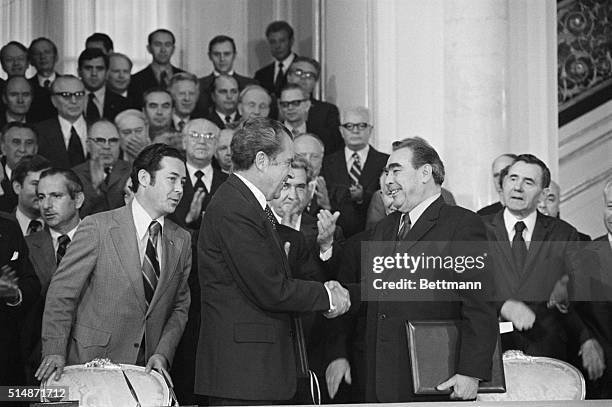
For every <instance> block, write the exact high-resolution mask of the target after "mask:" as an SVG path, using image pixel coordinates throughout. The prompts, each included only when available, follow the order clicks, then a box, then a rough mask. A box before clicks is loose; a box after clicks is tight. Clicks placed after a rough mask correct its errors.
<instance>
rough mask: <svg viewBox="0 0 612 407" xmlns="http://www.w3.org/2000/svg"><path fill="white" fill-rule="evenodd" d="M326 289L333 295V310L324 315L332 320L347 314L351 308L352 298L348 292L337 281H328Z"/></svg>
mask: <svg viewBox="0 0 612 407" xmlns="http://www.w3.org/2000/svg"><path fill="white" fill-rule="evenodd" d="M325 287H327V289H328V290H329V292H330V293H331V304H330V305H331V307H330V308H331V309H330V310H329V311H327V312H326V313H325V314H323V315H325V317H326V318H330V319H331V318H336V317H339V316H340V315H342V314H344V313H346V312H347V311H348V310H349V308H350V307H351V297H350V295H349V292H348V290H347V289H346V288H344V287H342V285H340V283H339V282H337V281H335V280H331V281H326V282H325Z"/></svg>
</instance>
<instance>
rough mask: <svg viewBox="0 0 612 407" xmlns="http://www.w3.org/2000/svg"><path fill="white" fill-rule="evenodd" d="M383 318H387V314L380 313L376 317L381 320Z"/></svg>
mask: <svg viewBox="0 0 612 407" xmlns="http://www.w3.org/2000/svg"><path fill="white" fill-rule="evenodd" d="M385 318H387V314H380V315H378V319H380V320H383V319H385Z"/></svg>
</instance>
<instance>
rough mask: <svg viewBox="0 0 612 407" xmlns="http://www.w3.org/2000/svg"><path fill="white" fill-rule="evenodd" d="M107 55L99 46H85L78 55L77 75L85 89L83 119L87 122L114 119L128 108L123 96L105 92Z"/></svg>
mask: <svg viewBox="0 0 612 407" xmlns="http://www.w3.org/2000/svg"><path fill="white" fill-rule="evenodd" d="M107 72H108V55H106V54H105V53H104V52H103V51H102V50H101V49H99V48H87V49H85V50H84V51H83V52H81V55H79V76H80V77H81V80H82V81H83V85H85V89H86V90H87V107H86V108H85V119H86V120H87V122H89V123H93V122H94V121H96V120H98V119H100V118H101V117H104V118H106V119H108V120H115V116H117V114H119V113H121V112H122V111H124V110H126V109H128V108H129V103H128V100H127V99H126V98H124V97H123V96H121V95H119V94H117V93H114V92H107V89H106V75H107Z"/></svg>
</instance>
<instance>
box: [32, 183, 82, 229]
mask: <svg viewBox="0 0 612 407" xmlns="http://www.w3.org/2000/svg"><path fill="white" fill-rule="evenodd" d="M66 183H67V180H66V177H64V176H63V175H61V174H54V175H49V176H46V177H43V178H41V179H40V181H39V182H38V189H37V191H38V200H39V202H40V213H41V215H42V217H43V219H44V220H45V223H46V224H47V225H49V227H50V228H52V229H55V230H58V231H60V232H64V233H65V232H68V231H69V230H71V229H72V228H73V227H74V226H76V224H77V223H78V221H79V208H80V207H81V206H82V205H83V200H84V197H83V193H82V192H79V193H77V194H76V195H75V197H74V199H72V198H71V197H70V192H69V191H68V187H67V185H66Z"/></svg>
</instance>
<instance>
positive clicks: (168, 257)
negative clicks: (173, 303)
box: [147, 219, 185, 314]
mask: <svg viewBox="0 0 612 407" xmlns="http://www.w3.org/2000/svg"><path fill="white" fill-rule="evenodd" d="M161 238H162V240H161V250H162V265H161V270H160V276H159V281H158V282H157V288H156V289H155V293H154V294H153V298H152V299H151V304H150V305H149V309H148V310H147V314H149V313H150V312H151V310H152V309H153V307H154V306H155V304H157V302H158V301H159V299H160V298H161V297H162V296H163V295H164V292H165V291H166V290H167V289H168V285H169V284H168V282H169V281H170V280H172V278H174V275H175V274H176V271H177V267H176V265H177V263H178V261H179V257H180V254H181V253H182V250H183V245H184V244H185V241H184V240H183V239H182V238H180V237H179V236H178V235H177V234H176V225H175V224H174V223H172V222H171V221H170V220H169V219H166V221H165V222H164V229H163V230H162V236H161Z"/></svg>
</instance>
